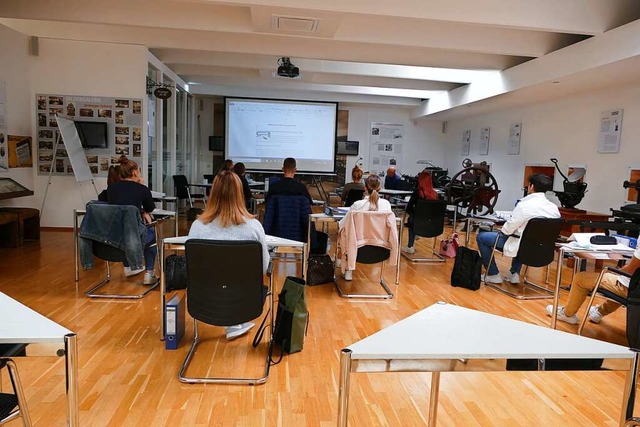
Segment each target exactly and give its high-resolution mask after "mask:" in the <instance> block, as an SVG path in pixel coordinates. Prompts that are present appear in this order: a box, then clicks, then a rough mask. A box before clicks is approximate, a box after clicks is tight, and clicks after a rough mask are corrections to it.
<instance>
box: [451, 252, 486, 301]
mask: <svg viewBox="0 0 640 427" xmlns="http://www.w3.org/2000/svg"><path fill="white" fill-rule="evenodd" d="M455 259H456V260H455V262H454V264H453V270H452V271H451V286H455V287H460V288H467V289H471V290H472V291H477V290H478V289H480V273H481V271H482V259H481V258H480V254H479V253H478V251H476V250H473V249H469V248H467V247H466V246H460V247H459V248H458V252H457V254H456V258H455Z"/></svg>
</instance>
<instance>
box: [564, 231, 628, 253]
mask: <svg viewBox="0 0 640 427" xmlns="http://www.w3.org/2000/svg"><path fill="white" fill-rule="evenodd" d="M604 235H605V234H604V233H573V234H572V235H571V236H570V237H569V239H568V241H569V242H570V243H569V244H567V245H564V247H565V248H568V249H576V250H580V249H582V250H587V251H626V252H633V249H632V248H630V247H629V246H625V245H621V244H619V243H618V244H615V245H594V244H592V243H591V241H590V240H591V237H592V236H604Z"/></svg>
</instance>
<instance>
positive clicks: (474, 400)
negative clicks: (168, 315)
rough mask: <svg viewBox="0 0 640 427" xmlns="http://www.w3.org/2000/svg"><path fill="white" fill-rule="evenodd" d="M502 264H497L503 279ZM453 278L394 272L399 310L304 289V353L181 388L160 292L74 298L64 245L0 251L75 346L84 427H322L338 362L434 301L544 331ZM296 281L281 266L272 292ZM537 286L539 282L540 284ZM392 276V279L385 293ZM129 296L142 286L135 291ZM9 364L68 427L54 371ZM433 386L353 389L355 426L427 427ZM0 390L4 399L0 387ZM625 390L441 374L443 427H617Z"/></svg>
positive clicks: (210, 330)
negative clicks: (263, 375) (253, 376)
mask: <svg viewBox="0 0 640 427" xmlns="http://www.w3.org/2000/svg"><path fill="white" fill-rule="evenodd" d="M184 227H186V225H184ZM184 227H183V228H184ZM185 230H186V228H185ZM405 239H406V236H405ZM430 246H431V241H430V240H425V239H421V240H419V241H418V245H417V247H418V250H419V251H427V248H429V247H430ZM507 260H508V259H506V258H505V259H504V260H503V259H501V257H499V259H498V261H499V265H501V266H502V267H503V268H502V270H503V271H505V270H506V268H505V266H506V261H507ZM452 265H453V261H452V260H448V261H447V262H446V263H445V264H441V265H426V264H410V263H407V262H406V260H404V259H403V260H402V268H401V275H400V286H399V287H397V288H396V287H395V286H394V287H393V289H394V290H395V291H396V297H395V298H394V299H393V300H391V301H386V302H370V301H369V302H359V301H349V300H346V299H341V298H339V297H338V295H337V294H336V291H335V289H334V288H333V286H332V285H324V286H316V287H310V288H309V289H308V292H307V300H308V301H307V303H308V306H309V311H310V314H311V318H310V324H309V330H308V336H307V337H306V340H305V345H304V350H303V351H302V352H301V353H297V354H293V355H290V356H286V357H285V358H284V360H283V362H282V363H280V364H279V365H277V366H274V367H272V370H271V375H270V377H269V380H268V382H267V383H266V384H265V385H262V386H222V385H186V384H181V383H180V382H179V381H178V379H177V372H178V369H179V367H180V365H181V363H182V360H183V359H184V357H185V355H186V352H187V350H188V347H189V344H190V339H191V337H192V329H191V327H190V324H189V323H188V325H189V326H188V328H187V332H186V335H187V336H186V337H185V339H184V340H183V341H182V343H181V346H180V348H179V349H178V350H177V351H166V350H165V349H164V343H163V342H161V341H160V340H159V312H158V309H159V307H158V306H159V304H158V297H159V296H158V292H157V291H154V292H152V293H151V294H149V295H148V296H147V297H146V298H144V299H143V300H141V301H135V302H122V301H98V300H91V299H88V298H85V297H84V296H83V294H82V292H83V290H84V289H86V288H87V287H88V286H89V285H90V284H91V283H93V282H95V281H97V280H98V278H99V277H100V274H102V271H103V270H102V269H101V268H99V267H98V268H96V269H95V270H92V271H88V272H84V273H81V280H80V289H79V290H78V291H76V288H75V284H74V280H73V239H72V233H71V232H65V231H46V230H45V231H43V232H42V240H41V241H40V242H31V243H27V244H25V246H24V247H22V248H17V249H8V248H2V249H0V291H2V292H5V293H7V294H8V295H10V296H12V297H13V298H15V299H17V300H19V301H21V302H22V303H24V304H26V305H28V306H30V307H32V308H33V309H35V310H37V311H39V312H40V313H42V314H44V315H46V316H48V317H50V318H52V319H53V320H55V321H56V322H58V323H61V324H62V325H64V326H65V327H67V328H69V329H71V330H73V331H75V332H76V333H77V334H78V344H79V366H80V376H79V384H80V387H79V388H80V390H79V391H80V398H79V401H80V420H81V424H82V425H85V426H278V427H279V426H295V427H302V426H317V427H325V426H334V425H336V420H337V406H338V374H339V351H340V349H341V348H343V347H345V346H348V345H349V344H351V343H353V342H355V341H358V340H360V339H362V338H364V337H366V336H368V335H370V334H372V333H375V332H376V331H378V330H380V329H382V328H384V327H386V326H389V325H391V324H393V323H395V322H397V321H399V320H401V319H403V318H405V317H407V316H409V315H411V314H413V313H415V312H417V311H419V310H421V309H423V308H425V307H427V306H429V305H431V304H433V303H435V302H437V301H441V300H442V301H447V302H449V303H452V304H458V305H461V306H465V307H469V308H473V309H478V310H482V311H486V312H489V313H494V314H498V315H501V316H506V317H510V318H513V319H518V320H522V321H526V322H529V323H533V324H537V325H544V326H548V325H549V318H548V317H547V316H546V314H545V311H544V306H545V305H546V304H548V302H547V301H544V300H543V301H517V300H515V299H511V298H509V297H507V296H505V295H503V294H500V293H498V292H496V291H494V290H492V289H489V288H484V287H483V288H481V289H480V290H478V291H476V292H472V291H469V290H465V289H460V288H453V287H451V286H450V285H449V275H450V272H451V268H452ZM296 268H297V267H296V264H294V263H278V264H277V265H276V269H275V272H276V280H275V283H276V285H278V286H279V285H281V283H282V281H283V278H284V276H285V275H286V274H295V272H296ZM590 268H593V267H592V266H591V267H590ZM114 270H115V271H114V280H113V281H114V282H116V283H117V282H122V281H124V278H123V277H122V274H121V270H120V268H119V267H116V268H115V269H114ZM377 272H378V270H377V267H369V268H363V269H359V270H357V271H356V273H355V275H354V276H355V277H354V279H355V280H354V282H355V284H356V285H357V286H359V287H360V286H364V287H365V288H366V287H367V285H366V283H365V282H366V281H367V280H368V281H369V282H373V281H375V278H376V277H377ZM536 274H537V276H536V275H534V276H533V277H534V278H536V277H537V278H540V277H541V276H542V272H539V273H536ZM392 276H393V271H392V268H391V267H389V268H388V269H387V271H386V277H387V278H388V282H389V283H392V280H391V279H392ZM553 276H554V273H553V272H552V274H551V279H552V280H553ZM564 277H570V274H567V275H566V276H564ZM140 279H141V278H137V280H140ZM115 286H118V285H115ZM126 286H129V287H130V289H131V287H133V288H134V289H135V288H136V286H140V285H137V284H135V281H134V280H131V281H129V282H128V283H126ZM566 296H567V294H566V293H565V294H563V295H562V299H563V300H566ZM623 317H624V310H619V312H617V313H614V314H613V315H612V316H609V317H607V318H605V320H604V321H603V322H602V323H601V324H600V325H590V326H589V327H588V328H587V329H586V335H587V336H591V337H594V338H597V339H603V340H606V341H610V342H615V343H619V344H624V343H625V338H624V318H623ZM560 329H562V330H566V331H570V332H572V333H575V331H576V329H577V327H575V326H569V325H566V324H561V325H560ZM201 334H202V335H203V337H204V338H205V342H204V344H203V346H202V350H199V352H198V353H197V355H196V359H195V361H194V363H193V370H192V371H190V372H191V373H195V374H196V375H199V374H201V373H202V374H204V373H206V372H209V371H216V372H222V371H225V372H226V371H242V372H249V371H251V369H253V368H254V367H255V368H257V369H256V370H254V371H253V372H258V371H259V370H260V368H261V366H260V363H261V361H262V355H263V351H264V345H263V346H261V347H260V348H259V349H257V350H255V349H252V348H251V347H250V345H249V343H250V339H251V338H252V337H253V334H250V336H248V337H246V338H241V339H238V340H236V341H233V342H226V341H225V340H224V338H223V330H222V328H215V327H207V328H204V329H203V330H202V331H201ZM219 338H222V339H221V340H219ZM415 339H416V340H419V339H420V337H415ZM17 363H18V367H19V369H20V373H21V376H22V381H23V383H24V385H25V387H26V394H27V398H28V403H29V409H30V412H31V414H32V419H33V420H34V422H35V425H36V426H63V425H65V416H66V415H65V396H64V366H63V360H62V359H60V358H56V357H27V358H20V359H17ZM430 378H431V377H430V375H429V374H416V373H394V374H355V375H353V376H352V386H351V396H350V412H349V421H350V425H352V426H425V425H426V417H427V413H428V392H429V387H430ZM3 379H4V382H5V387H6V381H7V379H6V375H5V378H3ZM623 383H624V378H623V376H622V375H621V374H618V373H615V372H573V373H563V372H544V373H539V372H531V373H517V372H508V373H505V372H503V373H450V374H447V373H445V374H443V375H442V377H441V397H440V406H439V419H438V425H439V426H463V425H464V426H555V425H564V426H614V425H617V423H618V418H619V413H620V404H621V399H622V387H623ZM11 425H20V421H16V422H13V423H12V424H11Z"/></svg>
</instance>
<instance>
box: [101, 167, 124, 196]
mask: <svg viewBox="0 0 640 427" xmlns="http://www.w3.org/2000/svg"><path fill="white" fill-rule="evenodd" d="M119 169H120V166H118V165H111V166H109V172H108V173H107V188H109V186H110V185H111V184H113V183H114V182H118V181H120V170H119ZM98 200H99V201H101V202H107V189H106V188H105V189H104V190H102V191H101V192H100V194H98Z"/></svg>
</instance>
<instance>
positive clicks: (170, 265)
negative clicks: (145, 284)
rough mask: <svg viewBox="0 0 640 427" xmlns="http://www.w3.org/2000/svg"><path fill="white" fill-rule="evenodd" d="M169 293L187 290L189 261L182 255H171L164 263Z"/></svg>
mask: <svg viewBox="0 0 640 427" xmlns="http://www.w3.org/2000/svg"><path fill="white" fill-rule="evenodd" d="M164 277H165V283H166V286H167V291H173V290H176V289H186V288H187V259H186V258H185V257H184V256H182V255H169V256H168V257H167V258H166V259H165V261H164Z"/></svg>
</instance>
